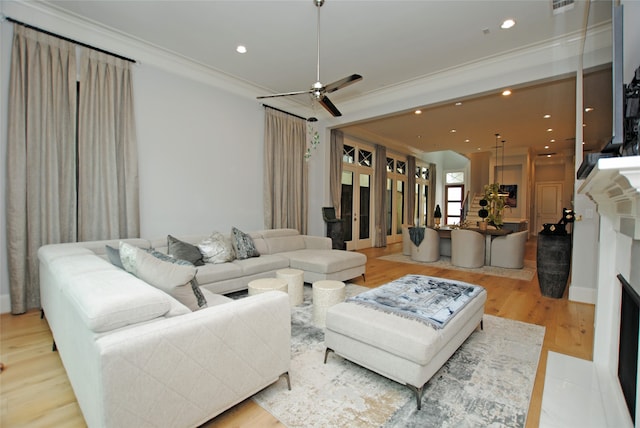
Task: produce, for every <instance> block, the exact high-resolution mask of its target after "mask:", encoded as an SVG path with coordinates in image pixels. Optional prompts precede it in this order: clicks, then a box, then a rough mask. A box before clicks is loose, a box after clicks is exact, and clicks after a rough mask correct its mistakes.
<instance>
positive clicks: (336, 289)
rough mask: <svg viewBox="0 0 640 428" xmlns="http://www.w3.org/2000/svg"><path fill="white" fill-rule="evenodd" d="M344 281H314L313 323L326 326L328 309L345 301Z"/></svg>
mask: <svg viewBox="0 0 640 428" xmlns="http://www.w3.org/2000/svg"><path fill="white" fill-rule="evenodd" d="M344 297H345V286H344V282H341V281H332V280H322V281H316V282H314V283H313V324H315V325H316V326H317V327H325V325H326V324H325V321H326V318H327V309H329V308H330V307H331V306H333V305H337V304H338V303H340V302H344Z"/></svg>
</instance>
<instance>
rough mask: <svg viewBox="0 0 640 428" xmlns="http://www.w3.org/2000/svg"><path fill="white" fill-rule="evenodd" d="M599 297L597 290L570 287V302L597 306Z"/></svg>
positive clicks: (575, 286)
mask: <svg viewBox="0 0 640 428" xmlns="http://www.w3.org/2000/svg"><path fill="white" fill-rule="evenodd" d="M597 297H598V296H597V293H596V289H595V288H588V287H579V286H577V285H571V286H570V287H569V300H571V301H573V302H580V303H590V304H593V305H595V304H596V299H597Z"/></svg>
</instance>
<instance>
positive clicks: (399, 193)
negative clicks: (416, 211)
mask: <svg viewBox="0 0 640 428" xmlns="http://www.w3.org/2000/svg"><path fill="white" fill-rule="evenodd" d="M403 223H405V218H404V181H396V233H397V234H398V235H402V225H403Z"/></svg>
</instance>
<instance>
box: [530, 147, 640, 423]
mask: <svg viewBox="0 0 640 428" xmlns="http://www.w3.org/2000/svg"><path fill="white" fill-rule="evenodd" d="M578 192H579V193H581V194H586V195H588V196H589V197H590V198H591V199H592V200H593V201H594V202H595V204H596V205H597V210H598V213H599V214H600V223H599V224H600V232H599V239H598V242H597V245H598V272H597V285H596V290H597V299H596V307H595V326H594V338H593V339H594V344H593V360H592V361H587V360H580V359H577V358H574V357H570V356H568V355H562V354H557V353H554V352H549V354H548V358H547V368H546V375H545V385H544V392H543V396H542V411H541V414H540V427H541V428H548V427H556V426H598V427H607V428H608V427H611V428H620V427H633V422H632V418H631V415H630V413H629V410H627V407H626V403H625V401H624V395H623V393H622V388H621V387H620V382H619V381H618V377H617V370H618V350H619V348H618V345H619V339H620V331H619V330H620V304H621V298H622V287H621V286H620V282H619V281H618V279H617V277H616V275H618V274H622V275H623V276H624V277H625V278H632V281H638V278H640V274H639V273H638V271H640V268H636V267H635V266H636V265H638V260H639V259H640V156H628V157H617V158H605V159H600V160H598V163H597V165H596V166H595V167H594V169H593V170H592V171H591V173H590V174H589V176H588V177H587V178H586V180H585V181H584V182H583V183H582V185H581V186H580V187H579V189H578ZM578 214H580V213H578ZM639 378H640V377H639ZM638 397H640V394H638ZM635 415H636V420H637V421H638V420H640V407H638V406H636V411H635Z"/></svg>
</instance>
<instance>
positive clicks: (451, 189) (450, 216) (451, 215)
mask: <svg viewBox="0 0 640 428" xmlns="http://www.w3.org/2000/svg"><path fill="white" fill-rule="evenodd" d="M445 189H446V190H445V191H446V204H445V205H446V212H445V218H446V219H447V220H446V224H458V223H460V219H461V218H462V203H463V199H464V185H458V184H454V185H449V186H446V187H445Z"/></svg>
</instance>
